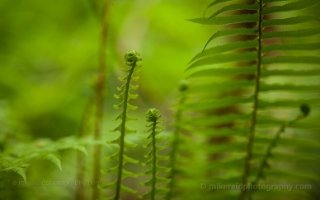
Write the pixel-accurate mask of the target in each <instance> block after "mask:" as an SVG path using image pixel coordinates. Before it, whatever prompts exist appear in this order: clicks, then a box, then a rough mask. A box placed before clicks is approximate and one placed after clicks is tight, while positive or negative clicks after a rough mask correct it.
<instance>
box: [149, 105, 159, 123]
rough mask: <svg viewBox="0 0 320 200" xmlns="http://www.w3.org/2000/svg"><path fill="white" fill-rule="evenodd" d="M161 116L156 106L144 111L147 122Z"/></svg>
mask: <svg viewBox="0 0 320 200" xmlns="http://www.w3.org/2000/svg"><path fill="white" fill-rule="evenodd" d="M160 117H161V114H160V111H159V110H158V109H156V108H150V109H149V110H148V111H147V113H146V120H147V122H154V121H157V120H158V119H159V118H160Z"/></svg>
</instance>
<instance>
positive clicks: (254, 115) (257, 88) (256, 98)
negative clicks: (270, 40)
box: [240, 0, 263, 200]
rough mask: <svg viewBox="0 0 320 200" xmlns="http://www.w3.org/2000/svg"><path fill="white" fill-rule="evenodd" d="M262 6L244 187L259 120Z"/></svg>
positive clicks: (245, 194) (260, 2) (261, 6)
mask: <svg viewBox="0 0 320 200" xmlns="http://www.w3.org/2000/svg"><path fill="white" fill-rule="evenodd" d="M262 8H263V0H259V10H258V14H259V19H258V52H257V57H258V63H257V72H256V77H255V78H256V83H255V90H254V102H253V112H252V118H251V124H250V132H249V135H248V145H247V151H246V158H245V165H244V172H243V177H242V185H243V187H244V186H246V185H247V184H248V177H249V175H250V168H251V165H250V162H251V159H252V148H253V139H254V135H255V128H256V121H257V111H258V104H259V91H260V74H261V65H262V38H261V37H262ZM241 191H242V192H241V195H240V199H241V200H245V199H246V196H247V190H241Z"/></svg>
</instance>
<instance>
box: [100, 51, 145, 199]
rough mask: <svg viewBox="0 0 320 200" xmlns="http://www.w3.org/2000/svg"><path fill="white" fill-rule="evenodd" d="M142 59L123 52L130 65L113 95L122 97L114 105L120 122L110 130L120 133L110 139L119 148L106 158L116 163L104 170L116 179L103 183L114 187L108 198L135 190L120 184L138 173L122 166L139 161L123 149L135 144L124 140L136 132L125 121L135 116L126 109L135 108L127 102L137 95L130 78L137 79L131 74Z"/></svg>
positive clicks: (136, 55) (131, 53)
mask: <svg viewBox="0 0 320 200" xmlns="http://www.w3.org/2000/svg"><path fill="white" fill-rule="evenodd" d="M141 60H142V59H141V58H140V55H139V53H137V52H135V51H134V50H130V51H128V52H127V53H126V54H125V61H126V65H127V66H129V67H130V69H128V70H125V69H124V71H125V72H127V73H128V75H127V76H126V77H125V78H119V80H120V81H124V82H125V83H124V84H123V85H122V86H121V87H118V88H117V90H118V91H120V92H121V93H120V94H119V95H114V96H115V98H117V99H122V101H121V103H120V104H118V105H115V108H116V109H119V108H120V109H121V113H120V114H119V115H118V116H117V117H116V119H115V120H118V119H120V120H121V123H120V124H119V125H118V126H117V127H116V128H115V129H114V130H112V132H116V131H118V132H120V135H119V136H118V138H117V139H116V140H114V141H112V143H114V144H118V145H119V149H118V151H117V152H116V153H115V154H113V155H112V156H110V157H108V158H107V159H110V158H111V159H116V160H117V164H116V165H115V166H114V167H112V168H111V169H109V170H106V171H105V173H108V172H114V173H116V180H115V181H114V182H112V183H110V184H107V185H105V186H104V187H108V188H110V187H114V188H115V194H114V195H113V196H112V197H110V198H108V199H115V200H118V199H120V194H121V193H123V192H129V193H133V194H135V193H136V191H135V190H133V189H131V188H129V187H126V186H124V185H123V184H122V180H123V179H125V178H126V177H137V176H138V174H135V173H132V172H129V171H127V170H125V169H124V166H125V164H126V163H133V164H136V163H138V162H139V161H138V160H135V159H133V158H130V157H128V156H126V155H125V150H126V149H127V148H128V147H135V146H136V145H135V144H129V143H126V141H125V135H126V134H128V133H134V132H136V131H135V130H132V129H129V128H128V127H127V121H129V120H135V118H133V117H130V116H129V115H128V111H129V110H135V109H137V107H136V106H133V105H131V104H130V103H129V100H130V99H136V98H137V97H138V95H134V94H131V93H130V90H136V89H137V88H138V86H135V85H132V83H131V81H132V80H137V79H138V77H136V76H133V75H134V74H135V72H136V70H137V68H138V67H141V62H140V61H141Z"/></svg>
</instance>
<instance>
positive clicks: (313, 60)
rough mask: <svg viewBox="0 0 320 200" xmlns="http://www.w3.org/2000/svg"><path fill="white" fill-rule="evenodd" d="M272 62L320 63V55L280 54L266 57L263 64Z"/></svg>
mask: <svg viewBox="0 0 320 200" xmlns="http://www.w3.org/2000/svg"><path fill="white" fill-rule="evenodd" d="M272 63H294V64H296V63H302V64H319V63H320V57H315V56H278V57H274V58H270V57H264V58H263V59H262V64H272Z"/></svg>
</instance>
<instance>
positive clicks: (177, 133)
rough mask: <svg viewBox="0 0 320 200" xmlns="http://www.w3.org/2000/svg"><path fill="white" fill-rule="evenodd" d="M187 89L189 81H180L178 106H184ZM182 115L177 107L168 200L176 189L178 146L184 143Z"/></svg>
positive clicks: (180, 109)
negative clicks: (182, 138)
mask: <svg viewBox="0 0 320 200" xmlns="http://www.w3.org/2000/svg"><path fill="white" fill-rule="evenodd" d="M188 88H189V81H186V80H182V81H181V82H180V84H179V92H180V96H179V97H180V98H179V100H178V105H179V106H182V105H184V103H185V101H186V98H187V97H186V94H185V91H186V90H188ZM182 113H183V110H182V108H181V107H179V108H178V109H177V111H176V113H175V115H174V116H175V119H176V122H175V124H174V127H175V129H174V132H173V140H172V149H171V153H170V154H171V159H170V167H171V171H170V173H169V175H168V178H169V180H171V181H170V184H169V192H168V194H167V198H166V199H168V200H170V199H172V197H173V196H174V194H173V193H174V189H175V188H176V182H175V176H176V174H177V172H178V169H177V168H178V163H177V158H178V156H179V155H178V151H179V150H180V148H179V146H180V145H184V141H182V140H181V136H180V134H181V129H182V127H181V121H182Z"/></svg>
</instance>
